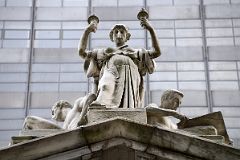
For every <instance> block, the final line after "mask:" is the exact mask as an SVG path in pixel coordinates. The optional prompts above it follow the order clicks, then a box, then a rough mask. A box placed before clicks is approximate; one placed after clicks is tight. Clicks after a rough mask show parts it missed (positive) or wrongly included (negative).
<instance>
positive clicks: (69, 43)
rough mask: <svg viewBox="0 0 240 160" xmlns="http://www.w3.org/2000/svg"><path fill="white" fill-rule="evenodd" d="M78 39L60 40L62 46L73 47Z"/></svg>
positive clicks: (77, 42)
mask: <svg viewBox="0 0 240 160" xmlns="http://www.w3.org/2000/svg"><path fill="white" fill-rule="evenodd" d="M78 44H79V40H62V44H61V46H62V48H74V47H76V46H78Z"/></svg>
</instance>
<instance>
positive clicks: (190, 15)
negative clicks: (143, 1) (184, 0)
mask: <svg viewBox="0 0 240 160" xmlns="http://www.w3.org/2000/svg"><path fill="white" fill-rule="evenodd" d="M149 16H150V17H151V19H198V18H199V7H198V6H197V5H185V6H151V7H149Z"/></svg>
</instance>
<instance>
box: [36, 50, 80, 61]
mask: <svg viewBox="0 0 240 160" xmlns="http://www.w3.org/2000/svg"><path fill="white" fill-rule="evenodd" d="M34 62H36V63H46V62H54V63H56V62H61V63H63V62H83V60H82V59H81V58H80V57H79V55H78V51H77V48H41V49H39V48H38V49H35V50H34Z"/></svg>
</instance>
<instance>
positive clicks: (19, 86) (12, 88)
mask: <svg viewBox="0 0 240 160" xmlns="http://www.w3.org/2000/svg"><path fill="white" fill-rule="evenodd" d="M26 89H27V84H26V83H0V92H26Z"/></svg>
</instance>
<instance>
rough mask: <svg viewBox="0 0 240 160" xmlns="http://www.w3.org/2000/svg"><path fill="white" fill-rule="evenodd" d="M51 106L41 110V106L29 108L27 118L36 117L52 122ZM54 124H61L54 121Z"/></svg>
mask: <svg viewBox="0 0 240 160" xmlns="http://www.w3.org/2000/svg"><path fill="white" fill-rule="evenodd" d="M53 104H54V103H53ZM53 104H51V105H49V107H46V106H45V107H44V106H43V107H42V108H41V106H40V107H39V108H30V109H29V113H28V116H38V117H41V118H44V119H47V120H50V121H53V120H52V114H51V108H52V106H53ZM54 122H55V123H57V124H58V125H60V124H62V123H60V122H56V121H54Z"/></svg>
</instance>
